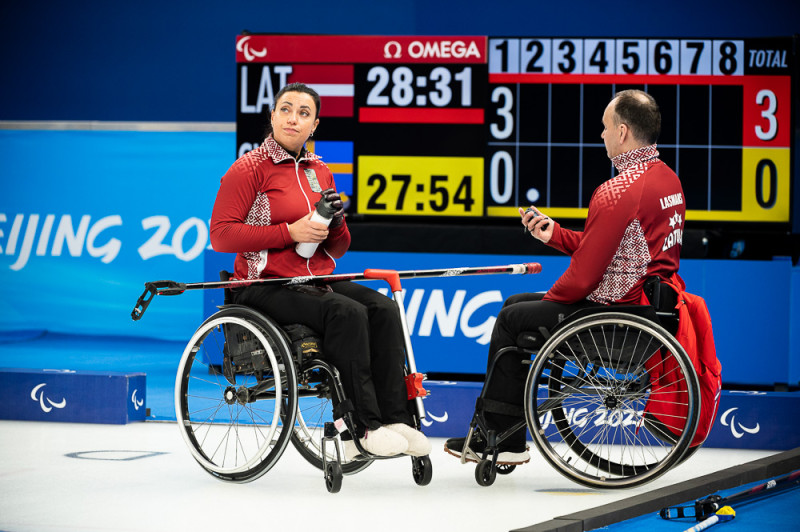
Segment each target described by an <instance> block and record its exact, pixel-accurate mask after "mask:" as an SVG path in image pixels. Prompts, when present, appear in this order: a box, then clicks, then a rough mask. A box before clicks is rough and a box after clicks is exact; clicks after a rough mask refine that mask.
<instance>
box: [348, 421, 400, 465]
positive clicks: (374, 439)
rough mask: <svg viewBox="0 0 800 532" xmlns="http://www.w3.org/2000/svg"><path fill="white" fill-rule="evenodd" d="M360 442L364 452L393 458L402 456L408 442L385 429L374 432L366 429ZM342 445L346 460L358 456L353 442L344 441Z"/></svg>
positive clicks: (381, 428)
mask: <svg viewBox="0 0 800 532" xmlns="http://www.w3.org/2000/svg"><path fill="white" fill-rule="evenodd" d="M360 441H361V447H363V448H364V450H365V451H367V452H369V453H372V454H374V455H377V456H394V455H396V454H402V453H404V452H406V449H408V440H406V439H405V438H404V437H402V436H401V435H400V434H398V433H396V432H394V431H391V430H389V429H387V428H386V427H380V428H377V429H375V430H369V429H368V430H367V432H366V434H364V437H363V438H361V440H360ZM342 443H343V444H344V445H343V447H344V455H345V458H346V459H347V460H352V459H353V458H354V457H355V456H358V454H359V453H358V450H357V449H356V444H355V442H353V441H352V440H345V441H344V442H342Z"/></svg>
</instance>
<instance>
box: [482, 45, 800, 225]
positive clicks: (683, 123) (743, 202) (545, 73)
mask: <svg viewBox="0 0 800 532" xmlns="http://www.w3.org/2000/svg"><path fill="white" fill-rule="evenodd" d="M791 45H792V41H791V39H752V40H674V39H539V38H527V39H525V38H522V39H520V38H491V39H490V40H489V51H488V56H489V57H488V63H489V90H488V92H489V105H488V106H487V113H486V114H487V118H486V121H487V135H488V142H487V153H486V169H485V175H486V189H485V202H486V208H487V214H488V215H490V216H517V215H518V214H517V211H516V206H517V205H524V204H528V203H536V204H538V205H540V206H542V207H543V208H547V209H548V213H549V214H551V215H553V216H560V217H569V218H583V217H585V215H586V206H587V205H588V203H589V199H590V195H591V193H592V191H593V190H594V189H595V188H596V187H597V185H599V184H600V183H601V182H602V181H604V180H606V179H608V178H609V177H611V176H612V175H613V173H614V170H613V168H612V167H611V166H610V164H609V163H608V158H607V156H606V153H605V148H604V145H603V141H602V139H601V138H600V134H601V132H602V124H601V122H600V119H601V117H602V113H603V110H604V109H605V106H606V105H607V104H608V102H609V101H610V99H611V98H612V97H613V95H614V94H615V93H616V92H618V91H620V90H624V89H629V88H638V89H643V90H645V91H647V92H649V93H650V94H652V95H653V96H654V97H655V98H656V101H657V102H658V103H659V106H660V107H661V111H662V134H661V137H660V138H659V142H658V146H659V152H660V154H661V158H662V159H663V160H664V161H665V162H666V163H667V164H669V165H670V166H671V167H672V168H673V169H675V171H676V173H677V174H678V175H679V176H680V178H681V181H682V183H683V187H684V192H685V195H686V201H687V209H688V214H687V217H689V218H690V219H694V220H707V221H735V222H741V221H758V222H788V221H789V216H790V205H791V197H790V184H791V148H790V146H791V124H792V109H791V103H792V102H791V81H792V78H791V75H792V72H794V69H795V66H794V64H793V61H794V59H793V56H792V53H791V49H792V47H791Z"/></svg>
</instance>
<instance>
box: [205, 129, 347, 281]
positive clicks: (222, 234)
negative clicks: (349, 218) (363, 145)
mask: <svg viewBox="0 0 800 532" xmlns="http://www.w3.org/2000/svg"><path fill="white" fill-rule="evenodd" d="M330 187H333V188H335V187H336V184H335V183H334V181H333V174H332V173H331V171H330V169H329V168H328V167H327V166H326V165H325V163H323V162H322V160H321V159H320V158H319V156H317V155H315V154H313V153H310V152H305V153H304V154H303V156H302V157H301V158H300V160H299V161H296V160H295V159H294V157H292V156H291V155H290V154H289V153H288V152H287V151H286V150H284V149H283V148H282V147H281V146H280V145H279V144H278V143H277V142H275V140H274V139H273V138H272V135H270V136H268V137H267V138H266V140H265V141H264V143H263V144H262V145H261V146H259V147H258V148H256V149H255V150H253V151H250V152H248V153H246V154H244V155H242V156H241V157H240V158H239V159H237V160H236V162H234V163H233V165H232V166H231V167H230V168H229V169H228V171H227V173H226V174H225V175H224V176H223V177H222V182H221V184H220V187H219V191H218V192H217V199H216V201H215V202H214V211H213V213H212V215H211V245H212V246H213V248H214V249H215V250H216V251H220V252H224V253H236V254H237V255H236V260H235V263H234V277H235V278H237V279H257V278H259V277H296V276H304V275H327V274H329V273H331V272H333V270H334V268H335V267H336V262H335V261H334V259H335V258H339V257H341V256H342V255H344V253H345V252H346V251H347V249H348V248H349V247H350V231H349V230H348V229H347V224H346V223H345V222H342V224H341V225H339V226H338V227H336V228H333V229H331V230H330V232H329V233H328V238H327V239H326V240H325V242H323V243H322V244H320V245H319V246H318V247H317V251H316V252H315V253H314V255H313V256H312V257H311V258H310V259H304V258H303V257H301V256H300V255H298V254H297V253H296V252H295V250H294V248H295V245H296V242H294V241H293V240H292V238H291V236H289V224H291V223H294V222H295V221H297V220H299V219H300V218H302V217H303V216H305V215H307V214H308V213H309V212H311V211H312V210H314V204H315V203H316V202H317V201H319V199H320V197H321V196H320V192H321V191H322V190H325V189H326V188H330Z"/></svg>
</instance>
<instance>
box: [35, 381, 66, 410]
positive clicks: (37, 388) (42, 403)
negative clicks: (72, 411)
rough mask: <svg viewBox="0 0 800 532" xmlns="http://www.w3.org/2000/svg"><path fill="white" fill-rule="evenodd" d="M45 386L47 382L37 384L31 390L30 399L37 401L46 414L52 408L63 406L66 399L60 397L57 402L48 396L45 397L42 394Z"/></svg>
mask: <svg viewBox="0 0 800 532" xmlns="http://www.w3.org/2000/svg"><path fill="white" fill-rule="evenodd" d="M45 386H47V383H44V382H43V383H41V384H37V385H36V386H34V388H33V389H32V390H31V399H32V400H34V401H38V402H39V406H40V407H41V408H42V412H44V413H45V414H46V413H48V412H50V411H51V410H53V409H54V408H64V407H65V406H67V399H66V398H65V397H62V398H61V401H58V402H55V401H53V400H52V399H50V398H49V397H46V396H45V394H44V387H45ZM45 403H46V404H45Z"/></svg>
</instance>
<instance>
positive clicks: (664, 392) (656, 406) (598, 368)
mask: <svg viewBox="0 0 800 532" xmlns="http://www.w3.org/2000/svg"><path fill="white" fill-rule="evenodd" d="M654 410H657V411H658V412H659V416H658V417H656V416H654V415H653V414H652V411H654ZM699 411H700V396H699V384H698V380H697V375H696V373H695V371H694V367H693V366H692V364H691V361H690V359H689V357H688V355H687V354H686V352H685V351H684V350H683V348H682V347H681V346H680V344H679V343H678V342H677V341H676V340H675V338H674V337H673V336H672V335H670V334H669V333H668V332H667V331H666V330H664V329H663V328H662V327H661V326H659V325H657V324H655V323H654V322H652V321H650V320H647V319H645V318H641V317H639V316H635V315H631V314H625V313H617V312H608V313H603V314H595V315H590V316H586V317H584V318H581V319H578V320H576V321H575V322H573V323H571V324H569V325H567V326H565V327H563V328H562V329H560V330H558V331H556V332H555V333H554V334H553V336H552V337H551V338H550V339H549V340H548V341H547V342H546V343H545V345H544V346H542V349H541V350H540V351H539V353H538V354H537V356H536V358H535V359H534V363H533V366H532V368H531V371H530V373H529V374H528V379H527V383H526V387H525V415H526V419H527V423H528V427H529V429H530V432H531V435H532V436H533V439H534V442H535V443H536V446H537V447H538V448H539V450H540V451H541V453H542V455H543V456H544V457H545V459H546V460H547V461H548V462H550V464H551V465H553V466H554V467H555V468H556V469H557V470H558V471H559V472H560V473H562V474H563V475H565V476H566V477H568V478H570V479H572V480H574V481H576V482H578V483H579V484H582V485H585V486H589V487H593V488H626V487H633V486H637V485H640V484H643V483H645V482H649V481H651V480H653V479H655V478H657V477H659V476H660V475H662V474H664V473H665V472H667V471H668V470H669V469H670V468H671V467H672V466H674V465H675V464H677V463H678V462H680V461H681V460H682V458H683V456H684V454H685V453H686V451H687V450H688V448H689V444H690V443H691V441H692V439H693V438H694V434H695V431H696V430H697V420H698V416H699ZM665 412H668V415H665ZM665 420H666V421H665Z"/></svg>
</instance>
